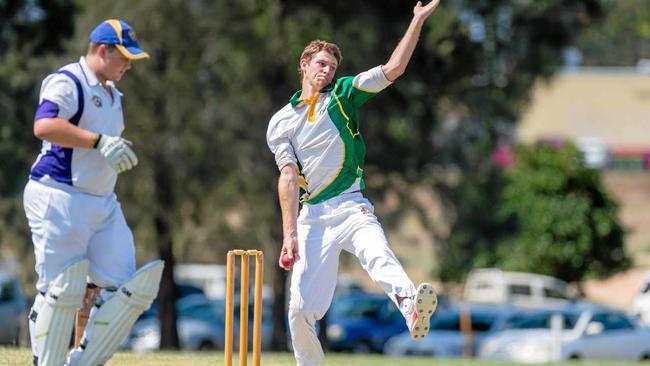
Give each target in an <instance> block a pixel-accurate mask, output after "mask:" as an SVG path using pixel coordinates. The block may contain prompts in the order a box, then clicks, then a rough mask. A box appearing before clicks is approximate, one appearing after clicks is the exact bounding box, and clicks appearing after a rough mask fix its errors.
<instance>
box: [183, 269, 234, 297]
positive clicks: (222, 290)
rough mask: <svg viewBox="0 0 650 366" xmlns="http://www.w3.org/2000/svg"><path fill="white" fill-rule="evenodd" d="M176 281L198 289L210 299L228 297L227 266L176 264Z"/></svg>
mask: <svg viewBox="0 0 650 366" xmlns="http://www.w3.org/2000/svg"><path fill="white" fill-rule="evenodd" d="M174 281H175V282H176V283H178V284H183V285H192V286H195V287H198V288H200V289H202V290H203V292H205V295H206V296H207V297H209V298H213V299H223V298H225V297H226V266H224V265H221V264H196V263H179V264H176V266H174Z"/></svg>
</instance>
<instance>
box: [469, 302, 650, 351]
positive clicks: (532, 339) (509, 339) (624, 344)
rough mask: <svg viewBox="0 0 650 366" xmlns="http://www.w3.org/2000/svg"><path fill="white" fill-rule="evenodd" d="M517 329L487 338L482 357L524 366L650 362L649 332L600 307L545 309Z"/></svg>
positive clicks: (623, 315)
mask: <svg viewBox="0 0 650 366" xmlns="http://www.w3.org/2000/svg"><path fill="white" fill-rule="evenodd" d="M554 319H556V320H555V324H556V325H555V326H553V325H552V324H553V323H554ZM512 328H513V329H510V330H505V331H502V332H498V333H496V334H494V335H492V336H490V337H489V338H487V339H485V340H484V342H483V343H482V345H481V349H480V351H479V357H480V358H482V359H489V360H500V361H509V362H522V363H546V362H553V361H560V360H567V359H585V360H647V359H650V329H648V328H645V327H643V326H641V324H640V322H638V321H637V319H634V318H631V317H629V316H628V315H626V314H624V313H623V312H621V311H617V310H612V309H608V308H604V307H600V306H595V305H587V304H580V305H573V306H570V307H567V308H565V309H562V310H559V309H558V310H554V311H542V312H539V313H538V314H537V315H536V316H533V317H530V318H528V319H525V320H523V321H522V322H521V323H519V324H515V325H513V327H512Z"/></svg>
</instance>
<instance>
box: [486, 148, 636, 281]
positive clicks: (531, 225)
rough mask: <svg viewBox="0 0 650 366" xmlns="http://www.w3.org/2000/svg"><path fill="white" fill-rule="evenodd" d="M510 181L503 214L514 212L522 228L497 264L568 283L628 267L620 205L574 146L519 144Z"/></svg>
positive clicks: (501, 249)
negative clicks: (619, 215) (552, 277)
mask: <svg viewBox="0 0 650 366" xmlns="http://www.w3.org/2000/svg"><path fill="white" fill-rule="evenodd" d="M507 181H508V183H507V184H506V187H505V189H504V206H503V208H502V210H501V211H500V212H499V214H500V215H505V216H509V215H512V216H514V217H515V219H516V222H517V230H516V231H515V232H514V234H513V235H512V236H511V237H509V238H507V239H504V240H502V241H500V242H499V244H498V246H497V248H496V251H494V252H492V253H493V254H494V258H493V263H501V264H502V266H503V267H504V268H506V269H513V270H524V271H534V272H538V273H543V274H549V275H553V276H556V277H558V278H561V279H564V280H566V281H579V280H581V279H583V278H584V277H586V276H604V275H610V274H612V273H614V272H616V271H619V270H622V269H626V268H628V267H629V265H630V263H631V262H630V259H629V258H628V257H627V255H626V253H625V249H624V231H623V228H622V227H621V225H620V223H619V221H618V216H617V211H618V210H617V209H618V207H617V204H616V203H615V202H614V200H613V199H612V198H611V197H610V196H609V194H608V193H607V191H606V190H605V188H604V187H603V184H602V182H601V179H600V173H599V171H597V170H595V169H591V168H588V167H586V166H585V163H584V160H583V159H582V157H581V155H580V153H579V151H578V150H577V149H576V147H575V146H574V145H573V144H570V143H566V144H564V145H563V146H562V147H560V148H556V147H553V146H549V145H536V146H532V147H525V146H521V147H519V148H518V150H517V162H516V164H515V166H514V168H513V169H512V170H511V171H510V172H508V173H507Z"/></svg>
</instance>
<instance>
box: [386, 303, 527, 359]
mask: <svg viewBox="0 0 650 366" xmlns="http://www.w3.org/2000/svg"><path fill="white" fill-rule="evenodd" d="M462 314H469V320H470V322H469V325H470V326H471V330H470V331H468V332H462V331H461V315H462ZM521 316H524V313H523V312H522V311H518V310H516V309H515V308H514V307H512V306H504V305H481V304H456V305H453V306H450V307H449V308H448V309H446V310H441V311H437V312H436V314H435V315H434V316H433V318H432V319H431V328H430V330H429V334H428V335H427V336H426V337H424V338H422V339H418V340H415V339H412V338H411V335H410V333H409V332H408V331H407V332H404V333H401V334H398V335H396V336H394V337H391V338H390V339H389V340H388V342H386V345H385V347H384V353H386V354H388V355H391V356H407V355H417V356H435V357H460V356H462V355H463V354H464V353H467V354H474V352H475V350H476V349H477V345H478V344H480V342H481V341H482V339H483V338H484V337H485V336H486V335H487V334H492V333H494V332H496V331H498V330H501V329H503V328H504V327H507V326H508V324H509V321H511V320H512V319H514V318H516V317H521Z"/></svg>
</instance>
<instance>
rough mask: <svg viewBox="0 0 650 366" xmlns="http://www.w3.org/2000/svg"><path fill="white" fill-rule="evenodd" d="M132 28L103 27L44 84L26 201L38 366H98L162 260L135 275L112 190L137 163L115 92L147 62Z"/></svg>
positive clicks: (152, 291) (111, 23) (143, 299)
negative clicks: (81, 318)
mask: <svg viewBox="0 0 650 366" xmlns="http://www.w3.org/2000/svg"><path fill="white" fill-rule="evenodd" d="M148 57H149V56H148V55H147V53H146V52H144V51H143V50H142V49H141V48H140V46H139V44H138V41H137V39H136V35H135V32H134V30H133V28H131V26H129V25H128V24H127V23H125V22H124V21H122V20H117V19H109V20H106V21H104V22H102V23H101V24H99V25H98V26H97V27H96V28H95V29H94V30H93V31H92V33H91V34H90V43H89V45H88V51H87V52H86V55H85V56H82V57H81V58H80V59H79V61H78V62H75V63H71V64H69V65H65V66H63V67H62V68H60V69H59V70H58V71H56V72H54V73H52V74H50V75H48V76H47V77H46V78H45V80H44V81H43V83H42V86H41V91H40V97H39V106H38V108H37V111H36V115H35V117H34V125H33V130H34V135H35V136H36V137H37V138H39V139H41V140H43V146H42V149H41V153H40V154H39V156H38V158H37V159H36V162H35V163H34V165H33V166H32V169H31V173H30V176H29V181H28V183H27V185H26V187H25V192H24V196H23V199H24V207H25V213H26V216H27V221H28V222H29V227H30V230H31V234H32V241H33V244H34V254H35V259H36V261H35V262H36V273H37V275H38V281H37V283H36V289H37V290H38V295H37V296H36V299H35V300H34V305H33V306H32V309H31V312H30V314H29V330H30V336H31V346H32V353H33V363H34V365H35V366H42V365H47V366H61V365H64V364H65V365H70V366H73V365H82V366H95V365H102V364H104V363H106V361H107V360H108V359H109V358H110V357H111V356H112V355H113V353H114V352H115V351H116V350H117V348H118V346H119V345H120V344H121V343H122V341H123V340H124V338H125V337H126V336H127V334H128V333H129V331H130V330H131V327H132V326H133V323H134V322H135V320H136V319H137V318H138V316H140V314H141V313H142V312H143V311H144V310H146V309H147V308H149V306H150V305H151V302H152V301H153V300H154V298H155V297H156V295H157V293H158V285H159V282H160V277H161V274H162V270H163V262H162V261H159V260H157V261H154V262H151V263H149V264H147V265H145V266H143V267H142V268H141V269H140V270H138V271H137V272H136V270H135V245H134V242H133V234H132V233H131V230H130V229H129V227H128V226H127V223H126V220H125V218H124V215H123V213H122V209H121V208H120V203H119V202H118V200H117V198H116V196H115V193H114V192H113V191H114V188H115V183H116V181H117V176H118V175H119V174H121V173H124V172H126V171H127V170H130V169H132V168H133V167H135V166H136V165H137V164H138V158H137V157H136V154H135V152H134V150H133V148H132V146H131V143H130V142H129V141H127V140H125V139H123V138H122V137H120V136H121V135H122V131H123V130H124V116H123V113H122V101H121V98H122V93H121V92H120V91H119V90H118V89H117V88H116V87H115V82H117V81H119V80H120V79H121V78H122V76H123V75H124V73H126V71H128V70H129V69H130V68H131V62H132V61H133V60H141V59H146V58H148ZM87 286H90V287H93V288H99V294H98V296H97V299H96V301H95V304H94V306H93V307H92V309H91V311H90V318H89V320H88V325H87V327H86V330H85V332H84V334H83V337H82V339H81V343H80V345H79V346H78V347H76V348H74V349H73V350H72V351H70V352H68V351H69V349H68V348H69V347H68V345H69V342H70V338H71V333H72V328H73V324H74V317H75V312H76V309H78V308H81V307H82V298H83V297H84V292H85V291H86V287H87Z"/></svg>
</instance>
